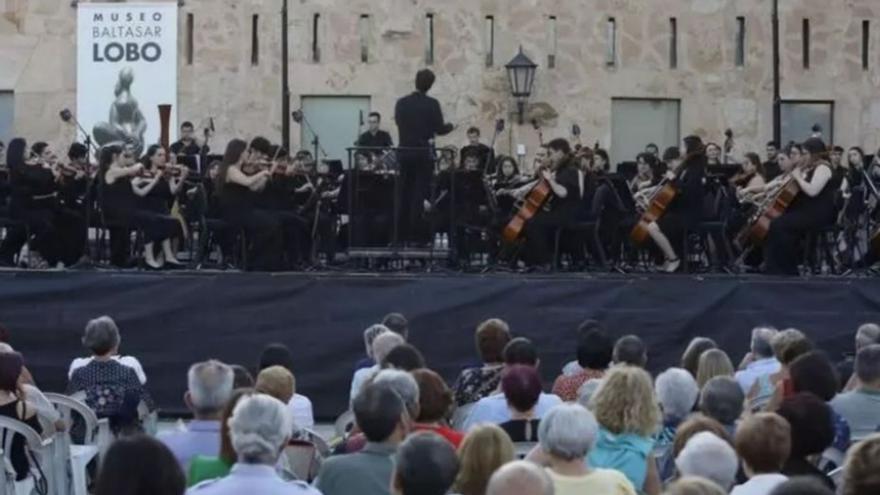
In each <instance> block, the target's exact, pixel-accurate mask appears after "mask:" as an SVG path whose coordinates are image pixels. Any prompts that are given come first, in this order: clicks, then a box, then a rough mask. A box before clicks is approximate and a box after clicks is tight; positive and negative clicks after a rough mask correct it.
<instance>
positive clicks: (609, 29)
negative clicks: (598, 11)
mask: <svg viewBox="0 0 880 495" xmlns="http://www.w3.org/2000/svg"><path fill="white" fill-rule="evenodd" d="M605 36H606V40H605V43H606V44H605V65H608V66H609V67H613V66H614V65H615V64H616V63H617V20H615V19H614V18H613V17H611V18H609V19H608V23H607V26H606V32H605Z"/></svg>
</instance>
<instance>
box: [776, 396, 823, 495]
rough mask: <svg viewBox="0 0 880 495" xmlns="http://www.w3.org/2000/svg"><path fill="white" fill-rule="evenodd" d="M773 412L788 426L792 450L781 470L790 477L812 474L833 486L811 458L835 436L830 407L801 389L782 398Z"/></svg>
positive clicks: (821, 450)
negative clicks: (786, 422)
mask: <svg viewBox="0 0 880 495" xmlns="http://www.w3.org/2000/svg"><path fill="white" fill-rule="evenodd" d="M776 413H777V414H779V415H780V416H782V417H783V418H785V420H786V421H788V424H789V426H790V427H791V453H790V454H789V456H788V460H787V461H786V462H785V466H783V468H782V474H784V475H786V476H788V477H790V478H791V477H795V476H812V477H815V478H817V479H819V480H820V481H822V482H823V483H824V484H825V485H826V486H828V487H829V488H831V489H832V490H833V489H834V482H833V481H831V478H829V477H828V476H826V475H825V473H823V472H822V471H820V470H819V469H818V468H817V467H816V466H815V465H814V464H813V463H812V462H810V459H812V457H813V456H816V455H819V454H821V453H822V452H824V451H825V449H827V448H828V447H830V446H831V442H832V441H833V440H834V423H833V421H832V418H831V407H830V406H829V405H828V404H826V403H825V402H823V401H822V400H821V399H819V398H818V397H816V396H814V395H813V394H810V393H806V392H801V393H799V394H796V395H793V396H791V397H789V398H787V399H785V400H783V401H782V405H781V406H779V410H777V411H776Z"/></svg>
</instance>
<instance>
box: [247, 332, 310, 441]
mask: <svg viewBox="0 0 880 495" xmlns="http://www.w3.org/2000/svg"><path fill="white" fill-rule="evenodd" d="M270 366H282V367H284V368H285V369H286V370H287V371H289V372H290V375H291V376H292V377H293V397H292V398H291V399H290V400H289V401H288V402H287V408H288V409H290V414H291V415H292V416H293V423H294V424H295V425H296V427H297V428H312V427H314V426H315V417H314V413H313V412H312V401H311V400H309V398H308V397H306V396H305V395H302V394H298V393H296V373H295V372H294V371H293V354H292V353H291V352H290V349H288V348H287V346H286V345H284V344H277V343H276V344H270V345H268V346H266V348H265V349H263V352H262V354H261V355H260V362H259V365H258V366H257V373H259V372H260V371H263V370H264V369H266V368H268V367H270ZM250 386H253V385H250Z"/></svg>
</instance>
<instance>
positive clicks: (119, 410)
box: [67, 316, 153, 432]
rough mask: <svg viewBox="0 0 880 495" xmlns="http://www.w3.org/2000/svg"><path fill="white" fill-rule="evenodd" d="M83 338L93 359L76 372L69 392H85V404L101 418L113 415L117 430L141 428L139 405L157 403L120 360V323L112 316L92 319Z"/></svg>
mask: <svg viewBox="0 0 880 495" xmlns="http://www.w3.org/2000/svg"><path fill="white" fill-rule="evenodd" d="M82 341H83V345H84V346H85V347H86V348H87V349H88V350H89V351H91V352H92V358H91V359H90V360H89V362H88V364H86V365H84V366H81V367H78V368H76V369H75V370H74V371H73V374H72V375H71V376H70V381H69V382H68V384H67V394H68V395H74V394H77V393H82V394H84V395H85V403H86V404H87V405H88V406H89V407H91V408H92V410H94V411H95V413H96V414H97V415H98V417H99V418H109V420H110V426H111V428H112V429H113V431H114V432H120V431H125V430H131V429H135V430H137V429H140V427H141V425H140V420H139V417H138V406H139V404H141V403H144V404H145V405H146V406H147V407H148V408H149V409H152V405H153V402H152V399H151V398H150V396H149V394H148V393H147V390H146V388H145V387H144V385H143V383H142V382H141V381H140V379H139V378H138V376H137V372H136V371H135V370H134V368H132V367H130V366H126V365H125V364H122V363H121V362H120V360H118V359H117V354H118V350H119V329H118V328H117V327H116V323H114V322H113V320H112V319H110V317H108V316H102V317H100V318H96V319H94V320H91V321H89V322H88V324H86V329H85V334H84V335H83V339H82Z"/></svg>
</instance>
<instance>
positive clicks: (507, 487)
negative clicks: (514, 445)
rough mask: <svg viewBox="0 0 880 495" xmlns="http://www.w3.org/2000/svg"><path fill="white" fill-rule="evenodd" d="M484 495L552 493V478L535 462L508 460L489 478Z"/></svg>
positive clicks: (547, 494) (549, 494) (542, 494)
mask: <svg viewBox="0 0 880 495" xmlns="http://www.w3.org/2000/svg"><path fill="white" fill-rule="evenodd" d="M486 495H554V494H553V480H551V479H550V476H548V475H547V472H546V471H545V470H543V469H541V468H540V467H539V466H538V465H537V464H535V463H532V462H529V461H513V462H508V463H507V464H505V465H503V466H501V467H500V468H498V470H497V471H495V474H493V475H492V477H491V478H490V479H489V486H488V487H486Z"/></svg>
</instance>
